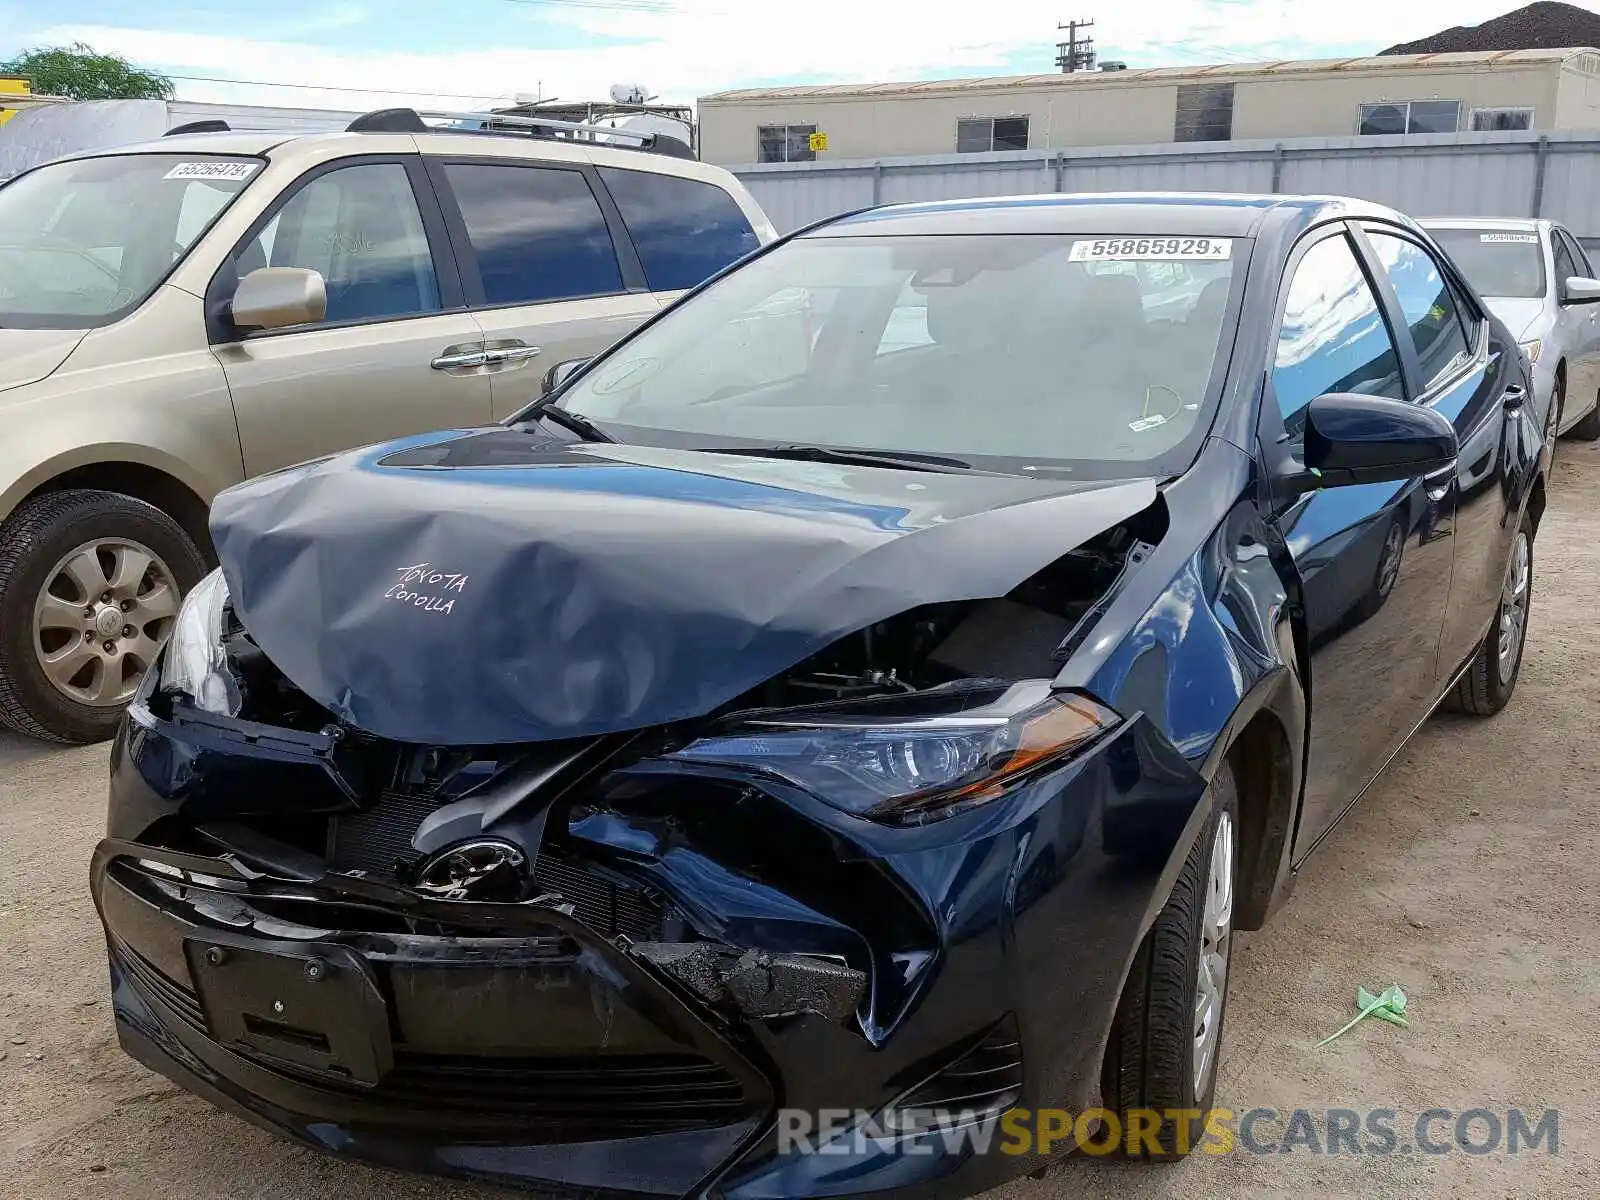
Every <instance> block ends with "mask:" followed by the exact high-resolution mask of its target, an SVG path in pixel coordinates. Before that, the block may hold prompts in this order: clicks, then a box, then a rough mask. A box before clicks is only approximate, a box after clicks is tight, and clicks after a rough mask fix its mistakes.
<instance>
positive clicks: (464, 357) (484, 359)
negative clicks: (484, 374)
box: [428, 346, 489, 371]
mask: <svg viewBox="0 0 1600 1200" xmlns="http://www.w3.org/2000/svg"><path fill="white" fill-rule="evenodd" d="M488 361H489V359H488V356H487V355H486V354H485V352H484V351H482V350H459V349H457V348H456V347H454V346H452V347H450V348H449V349H448V350H446V351H445V352H444V353H443V354H441V355H439V357H438V358H436V359H434V360H433V361H432V362H431V363H429V364H428V365H429V366H430V367H432V368H433V369H434V370H435V371H457V370H461V369H462V368H464V367H481V366H485V365H486V364H487V363H488Z"/></svg>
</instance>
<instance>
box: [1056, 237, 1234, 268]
mask: <svg viewBox="0 0 1600 1200" xmlns="http://www.w3.org/2000/svg"><path fill="white" fill-rule="evenodd" d="M1068 257H1069V259H1070V260H1071V261H1072V262H1107V261H1114V262H1141V261H1159V262H1226V261H1227V260H1228V259H1229V258H1231V257H1233V239H1232V238H1204V237H1114V238H1093V239H1089V240H1085V241H1081V242H1073V243H1072V253H1071V255H1069V256H1068Z"/></svg>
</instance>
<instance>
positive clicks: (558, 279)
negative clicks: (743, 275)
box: [427, 156, 661, 418]
mask: <svg viewBox="0 0 1600 1200" xmlns="http://www.w3.org/2000/svg"><path fill="white" fill-rule="evenodd" d="M427 161H428V170H429V174H430V175H431V177H432V178H433V180H434V182H435V185H436V187H437V189H438V192H439V195H440V199H441V202H442V204H443V206H444V210H445V214H446V220H447V222H448V224H449V227H450V233H451V241H452V244H453V245H454V247H455V250H456V256H457V258H458V259H459V261H460V262H461V264H462V284H463V286H464V288H465V291H466V296H467V300H468V303H469V304H470V305H471V306H472V309H473V312H474V315H475V316H476V317H477V320H478V323H479V325H480V326H481V327H482V330H483V336H484V347H485V352H486V354H487V356H488V359H489V364H488V371H489V378H490V380H491V388H492V395H493V404H494V414H495V416H496V417H497V418H500V417H505V416H509V415H510V414H511V413H513V412H515V411H517V410H518V409H519V408H522V407H524V406H525V405H527V404H529V403H531V402H532V401H533V400H536V399H537V398H538V395H539V382H540V379H541V377H542V375H543V373H544V372H545V371H546V370H548V369H549V368H550V367H552V366H554V365H555V364H557V363H560V362H565V361H567V360H568V359H573V358H588V357H591V356H593V355H595V354H597V353H599V352H600V351H601V350H604V349H605V348H606V347H607V346H609V345H611V343H612V342H614V341H616V340H617V339H618V338H620V337H622V336H623V335H624V334H626V333H628V332H630V331H631V330H633V329H634V328H635V327H637V326H638V325H639V324H640V323H642V322H643V321H645V320H646V319H647V318H649V317H651V316H654V315H655V314H656V313H657V312H659V311H660V308H661V305H660V302H659V301H658V300H657V298H656V297H655V296H653V295H652V294H651V292H650V289H649V286H648V284H647V283H646V281H645V276H644V271H643V269H642V268H641V267H640V265H639V259H638V256H637V255H636V254H635V253H634V251H633V247H632V245H631V243H630V242H629V241H628V239H627V235H626V233H625V231H624V230H623V229H622V225H621V219H620V217H618V216H617V213H616V209H615V206H614V205H613V204H611V202H610V200H609V198H608V197H607V196H606V193H605V191H604V189H603V188H602V187H601V186H600V184H599V179H598V177H597V176H596V174H595V171H594V169H593V168H592V167H589V166H587V165H586V164H582V163H577V162H545V161H538V162H535V161H529V160H525V159H519V158H507V157H503V156H502V157H487V156H485V157H470V156H461V157H454V156H451V157H443V156H440V157H430V158H429V159H428V160H427Z"/></svg>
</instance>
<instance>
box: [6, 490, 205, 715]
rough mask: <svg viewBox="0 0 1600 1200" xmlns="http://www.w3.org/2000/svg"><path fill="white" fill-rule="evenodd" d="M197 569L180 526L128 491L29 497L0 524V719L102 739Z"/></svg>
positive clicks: (196, 555) (201, 568)
mask: <svg viewBox="0 0 1600 1200" xmlns="http://www.w3.org/2000/svg"><path fill="white" fill-rule="evenodd" d="M204 572H205V562H204V560H203V559H202V558H201V555H200V551H199V550H198V549H196V547H195V544H194V542H193V541H192V540H191V539H190V538H189V536H188V534H186V533H185V532H184V531H183V528H182V526H180V525H179V524H178V523H177V522H176V521H174V520H173V519H172V518H171V517H169V516H167V515H166V514H165V513H164V512H162V511H161V510H160V509H157V508H153V507H152V506H150V505H148V504H145V503H144V502H142V501H140V500H135V499H133V498H132V497H131V496H124V495H120V494H118V493H114V492H101V491H89V490H73V491H62V492H51V493H47V494H45V495H42V496H35V497H34V498H33V499H31V500H27V501H25V502H24V503H22V504H21V505H19V506H18V507H17V509H16V510H15V511H14V512H13V513H12V514H11V515H10V516H9V517H8V518H7V519H6V521H5V523H4V524H3V525H0V724H4V725H7V726H9V727H10V728H12V729H13V730H15V731H16V732H18V733H21V734H23V735H24V736H27V737H33V738H40V739H43V740H46V741H54V742H94V741H101V740H104V739H105V738H108V737H110V736H111V735H112V734H113V733H114V732H115V731H116V727H117V722H118V720H120V718H121V716H122V711H123V709H124V708H126V707H127V703H128V701H129V700H130V699H131V698H132V697H133V693H134V690H135V689H136V688H137V687H138V684H139V679H140V677H141V676H142V675H143V674H144V672H145V671H146V670H147V669H148V668H149V666H150V665H151V663H153V662H154V661H155V658H156V654H157V653H158V652H159V651H160V648H161V645H162V643H163V642H164V641H165V640H166V638H167V635H168V634H169V633H171V631H172V626H173V623H174V621H175V620H176V618H177V614H178V603H179V601H180V600H181V599H182V597H183V594H184V593H185V592H187V591H188V590H189V588H191V587H193V586H194V585H195V583H196V582H197V581H198V580H199V578H200V576H201V575H202V574H203V573H204Z"/></svg>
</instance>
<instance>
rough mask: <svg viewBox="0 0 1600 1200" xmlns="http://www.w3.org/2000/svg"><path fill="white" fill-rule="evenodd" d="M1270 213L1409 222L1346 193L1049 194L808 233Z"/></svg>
mask: <svg viewBox="0 0 1600 1200" xmlns="http://www.w3.org/2000/svg"><path fill="white" fill-rule="evenodd" d="M1273 215H1280V216H1283V217H1286V218H1290V219H1293V220H1296V221H1298V222H1301V223H1305V224H1309V223H1311V222H1312V221H1314V220H1316V219H1317V218H1319V217H1324V216H1326V217H1345V218H1350V217H1370V218H1375V219H1383V220H1393V221H1402V222H1403V221H1404V220H1405V218H1403V217H1401V216H1400V214H1399V213H1396V212H1394V211H1393V210H1392V209H1387V208H1384V207H1383V206H1382V205H1377V204H1370V203H1368V202H1366V201H1363V200H1352V199H1348V198H1346V197H1342V196H1264V195H1263V196H1250V195H1235V194H1225V193H1208V192H1126V193H1106V192H1093V193H1083V194H1077V195H1074V194H1064V193H1046V194H1043V195H1037V196H1001V197H988V198H982V199H968V200H939V201H933V202H928V203H917V204H896V205H890V206H887V207H882V208H872V209H867V210H865V211H862V212H857V213H851V214H848V215H846V216H843V217H839V218H836V219H835V220H833V221H829V222H825V223H823V224H821V225H819V226H817V227H816V228H814V229H812V230H809V231H808V234H809V235H810V236H814V237H866V236H879V235H882V236H896V235H904V234H953V233H973V234H984V233H1078V234H1144V235H1149V236H1155V237H1164V236H1178V237H1185V236H1187V237H1253V236H1255V235H1256V233H1257V231H1258V230H1259V229H1260V228H1261V226H1262V224H1263V223H1264V222H1265V221H1266V220H1268V219H1269V218H1270V217H1272V216H1273Z"/></svg>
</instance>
